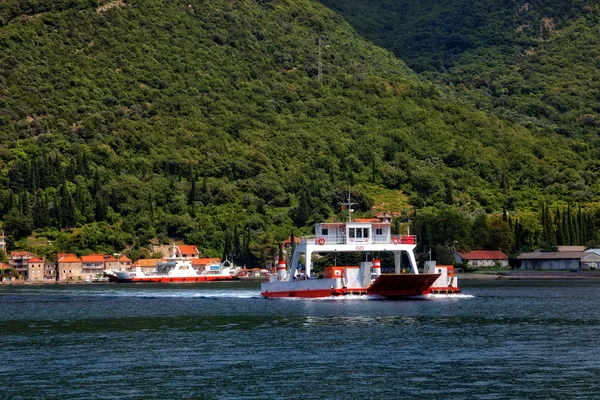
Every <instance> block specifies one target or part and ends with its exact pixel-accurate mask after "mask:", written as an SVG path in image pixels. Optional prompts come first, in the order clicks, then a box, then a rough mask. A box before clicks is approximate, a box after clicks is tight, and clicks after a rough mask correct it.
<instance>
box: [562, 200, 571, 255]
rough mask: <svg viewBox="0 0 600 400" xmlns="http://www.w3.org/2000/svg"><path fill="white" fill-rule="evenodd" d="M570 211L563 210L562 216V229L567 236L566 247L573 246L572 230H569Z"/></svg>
mask: <svg viewBox="0 0 600 400" xmlns="http://www.w3.org/2000/svg"><path fill="white" fill-rule="evenodd" d="M568 212H569V209H568V208H567V210H566V211H565V210H563V215H562V227H563V232H564V235H565V243H564V244H565V245H567V246H568V245H570V244H571V230H570V229H569V214H568Z"/></svg>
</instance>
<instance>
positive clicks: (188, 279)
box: [130, 275, 239, 283]
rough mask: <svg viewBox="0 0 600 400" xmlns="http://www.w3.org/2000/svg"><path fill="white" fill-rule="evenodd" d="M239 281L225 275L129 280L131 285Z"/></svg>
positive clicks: (236, 278)
mask: <svg viewBox="0 0 600 400" xmlns="http://www.w3.org/2000/svg"><path fill="white" fill-rule="evenodd" d="M235 280H239V278H238V277H235V276H231V275H227V276H193V277H189V276H188V277H182V276H173V277H169V276H166V277H144V278H131V281H130V282H131V283H195V282H217V281H235Z"/></svg>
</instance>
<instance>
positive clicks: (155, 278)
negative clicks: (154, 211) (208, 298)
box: [104, 252, 240, 283]
mask: <svg viewBox="0 0 600 400" xmlns="http://www.w3.org/2000/svg"><path fill="white" fill-rule="evenodd" d="M239 270H240V268H239V267H235V266H234V265H233V264H232V263H230V262H229V261H225V262H224V263H222V264H211V265H207V266H206V268H205V269H204V270H203V271H197V270H196V269H194V267H193V264H192V261H191V259H181V258H179V257H176V256H175V252H173V253H172V254H171V257H170V258H169V259H168V260H167V261H166V262H161V263H158V264H157V265H156V269H155V270H154V271H152V272H144V271H142V269H141V268H140V267H136V269H135V271H112V270H108V271H104V275H105V276H106V277H107V278H108V280H109V281H110V282H118V283H150V282H156V283H193V282H216V281H232V280H238V279H239V278H238V277H237V276H236V275H237V273H238V272H239Z"/></svg>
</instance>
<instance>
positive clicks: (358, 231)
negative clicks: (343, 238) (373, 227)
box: [348, 228, 369, 239]
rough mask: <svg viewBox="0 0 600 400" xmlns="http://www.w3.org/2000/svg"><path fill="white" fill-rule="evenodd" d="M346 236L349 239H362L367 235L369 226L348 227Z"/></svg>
mask: <svg viewBox="0 0 600 400" xmlns="http://www.w3.org/2000/svg"><path fill="white" fill-rule="evenodd" d="M348 236H349V237H350V239H354V238H357V239H362V238H368V237H369V228H349V229H348Z"/></svg>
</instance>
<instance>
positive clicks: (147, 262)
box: [133, 258, 162, 267]
mask: <svg viewBox="0 0 600 400" xmlns="http://www.w3.org/2000/svg"><path fill="white" fill-rule="evenodd" d="M160 261H162V260H161V259H158V258H140V259H139V260H137V261H136V262H135V264H133V266H134V267H156V264H157V263H159V262H160Z"/></svg>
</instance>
